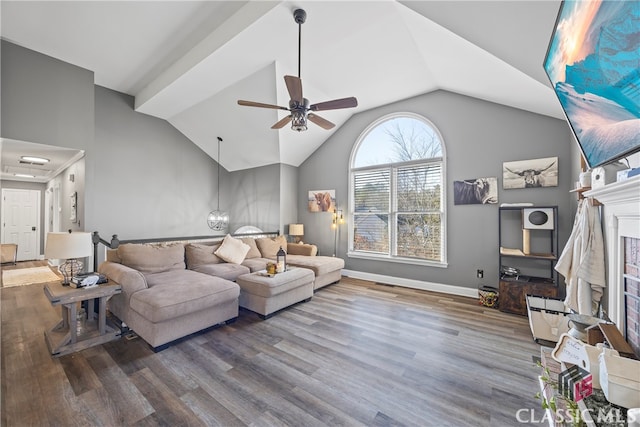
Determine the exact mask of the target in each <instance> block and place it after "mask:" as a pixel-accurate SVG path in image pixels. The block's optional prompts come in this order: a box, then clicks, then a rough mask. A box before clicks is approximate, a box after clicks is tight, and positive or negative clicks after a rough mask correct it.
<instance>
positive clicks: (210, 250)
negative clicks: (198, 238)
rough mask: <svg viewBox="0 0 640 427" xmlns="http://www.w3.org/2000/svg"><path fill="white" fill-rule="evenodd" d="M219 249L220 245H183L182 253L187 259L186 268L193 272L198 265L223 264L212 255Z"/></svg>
mask: <svg viewBox="0 0 640 427" xmlns="http://www.w3.org/2000/svg"><path fill="white" fill-rule="evenodd" d="M219 247H220V245H202V244H200V243H189V244H187V245H185V247H184V252H185V255H186V258H187V268H189V269H191V270H193V269H194V268H195V267H198V266H199V265H203V264H218V263H221V262H224V261H223V260H222V259H220V258H218V257H217V256H216V254H214V252H215V251H216V250H218V248H219Z"/></svg>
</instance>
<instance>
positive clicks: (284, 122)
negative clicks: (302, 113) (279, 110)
mask: <svg viewBox="0 0 640 427" xmlns="http://www.w3.org/2000/svg"><path fill="white" fill-rule="evenodd" d="M291 117H292V116H291V114H289V115H288V116H287V117H285V118H284V119H282V120H280V121H279V122H278V123H276V124H275V125H273V126H271V129H282V128H283V127H285V126H286V125H287V123H289V122H290V121H291Z"/></svg>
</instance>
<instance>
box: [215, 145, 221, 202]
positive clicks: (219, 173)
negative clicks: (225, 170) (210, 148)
mask: <svg viewBox="0 0 640 427" xmlns="http://www.w3.org/2000/svg"><path fill="white" fill-rule="evenodd" d="M217 138H218V207H217V208H216V209H217V210H218V212H219V211H220V143H221V142H222V138H220V137H217Z"/></svg>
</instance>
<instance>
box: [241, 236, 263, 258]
mask: <svg viewBox="0 0 640 427" xmlns="http://www.w3.org/2000/svg"><path fill="white" fill-rule="evenodd" d="M240 240H242V243H244V244H245V245H248V246H249V252H247V256H246V257H245V259H251V258H260V257H261V256H262V254H261V253H260V249H258V245H256V239H254V238H252V237H243V238H242V239H240Z"/></svg>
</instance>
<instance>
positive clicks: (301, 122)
mask: <svg viewBox="0 0 640 427" xmlns="http://www.w3.org/2000/svg"><path fill="white" fill-rule="evenodd" d="M291 129H293V130H295V131H298V132H302V131H305V130H307V117H306V114H305V113H304V111H292V112H291Z"/></svg>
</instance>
